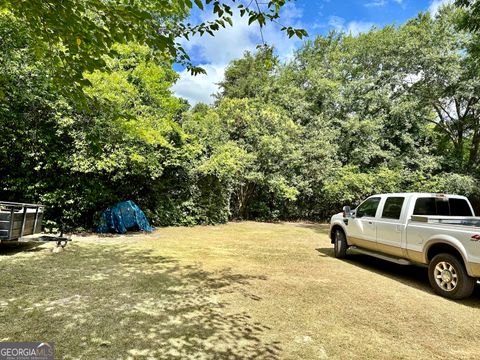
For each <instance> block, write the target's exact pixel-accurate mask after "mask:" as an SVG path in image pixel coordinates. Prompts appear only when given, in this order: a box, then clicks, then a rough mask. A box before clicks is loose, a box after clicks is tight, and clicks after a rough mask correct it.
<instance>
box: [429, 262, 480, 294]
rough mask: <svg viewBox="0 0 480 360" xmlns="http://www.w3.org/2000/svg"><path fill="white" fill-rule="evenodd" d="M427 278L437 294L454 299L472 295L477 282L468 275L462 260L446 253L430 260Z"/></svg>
mask: <svg viewBox="0 0 480 360" xmlns="http://www.w3.org/2000/svg"><path fill="white" fill-rule="evenodd" d="M428 279H429V280H430V285H431V286H432V288H433V290H434V291H435V292H436V293H437V294H439V295H441V296H444V297H447V298H449V299H456V300H458V299H464V298H466V297H469V296H470V295H472V292H473V290H474V288H475V283H476V282H477V281H476V279H475V278H472V277H470V276H468V274H467V270H466V269H465V266H464V265H463V261H462V260H460V259H458V258H457V257H456V256H453V255H451V254H447V253H442V254H438V255H436V256H435V257H434V258H433V259H432V261H430V264H429V265H428Z"/></svg>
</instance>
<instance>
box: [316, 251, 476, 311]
mask: <svg viewBox="0 0 480 360" xmlns="http://www.w3.org/2000/svg"><path fill="white" fill-rule="evenodd" d="M315 250H317V251H318V252H319V253H320V254H321V255H322V256H329V257H334V255H333V246H332V247H331V248H317V249H315ZM339 261H345V262H347V263H349V264H351V265H354V266H358V267H360V268H362V269H366V270H369V271H373V272H374V273H376V274H379V275H382V276H386V277H388V278H390V279H394V280H396V281H398V282H401V283H402V284H405V285H408V286H411V287H413V288H415V289H418V290H421V291H424V292H427V293H429V294H433V290H432V288H431V287H430V282H429V281H428V270H427V268H426V267H421V266H415V265H399V264H395V263H392V262H390V261H386V260H382V259H378V258H376V257H373V256H368V255H363V254H354V253H350V254H348V257H347V258H346V259H345V260H339ZM452 301H456V302H458V303H461V304H463V305H467V306H470V307H474V308H480V285H479V284H478V283H477V286H476V288H475V291H474V292H473V294H472V296H471V297H470V298H468V299H465V300H452Z"/></svg>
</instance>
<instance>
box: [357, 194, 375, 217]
mask: <svg viewBox="0 0 480 360" xmlns="http://www.w3.org/2000/svg"><path fill="white" fill-rule="evenodd" d="M379 203H380V198H379V197H374V198H370V199H368V200H366V201H364V202H363V203H362V204H361V205H360V206H359V207H358V209H357V211H356V213H355V216H356V217H359V218H360V217H364V216H370V217H375V214H376V212H377V208H378V204H379Z"/></svg>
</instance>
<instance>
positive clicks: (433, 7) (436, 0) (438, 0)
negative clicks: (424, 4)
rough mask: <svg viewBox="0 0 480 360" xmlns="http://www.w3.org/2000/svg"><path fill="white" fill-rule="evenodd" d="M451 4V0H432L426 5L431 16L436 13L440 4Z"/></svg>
mask: <svg viewBox="0 0 480 360" xmlns="http://www.w3.org/2000/svg"><path fill="white" fill-rule="evenodd" d="M449 4H453V0H433V1H432V2H431V3H430V6H429V7H428V11H429V12H430V14H432V15H433V16H435V15H437V13H438V10H440V8H441V7H442V6H445V5H449Z"/></svg>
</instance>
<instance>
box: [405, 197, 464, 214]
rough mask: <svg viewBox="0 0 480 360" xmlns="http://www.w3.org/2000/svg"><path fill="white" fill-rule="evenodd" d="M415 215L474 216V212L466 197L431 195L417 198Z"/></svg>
mask: <svg viewBox="0 0 480 360" xmlns="http://www.w3.org/2000/svg"><path fill="white" fill-rule="evenodd" d="M413 215H450V216H472V215H473V214H472V211H471V210H470V206H468V202H467V201H466V200H465V199H454V198H450V199H443V198H441V199H439V198H434V197H429V198H418V199H417V201H416V202H415V208H414V209H413Z"/></svg>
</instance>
